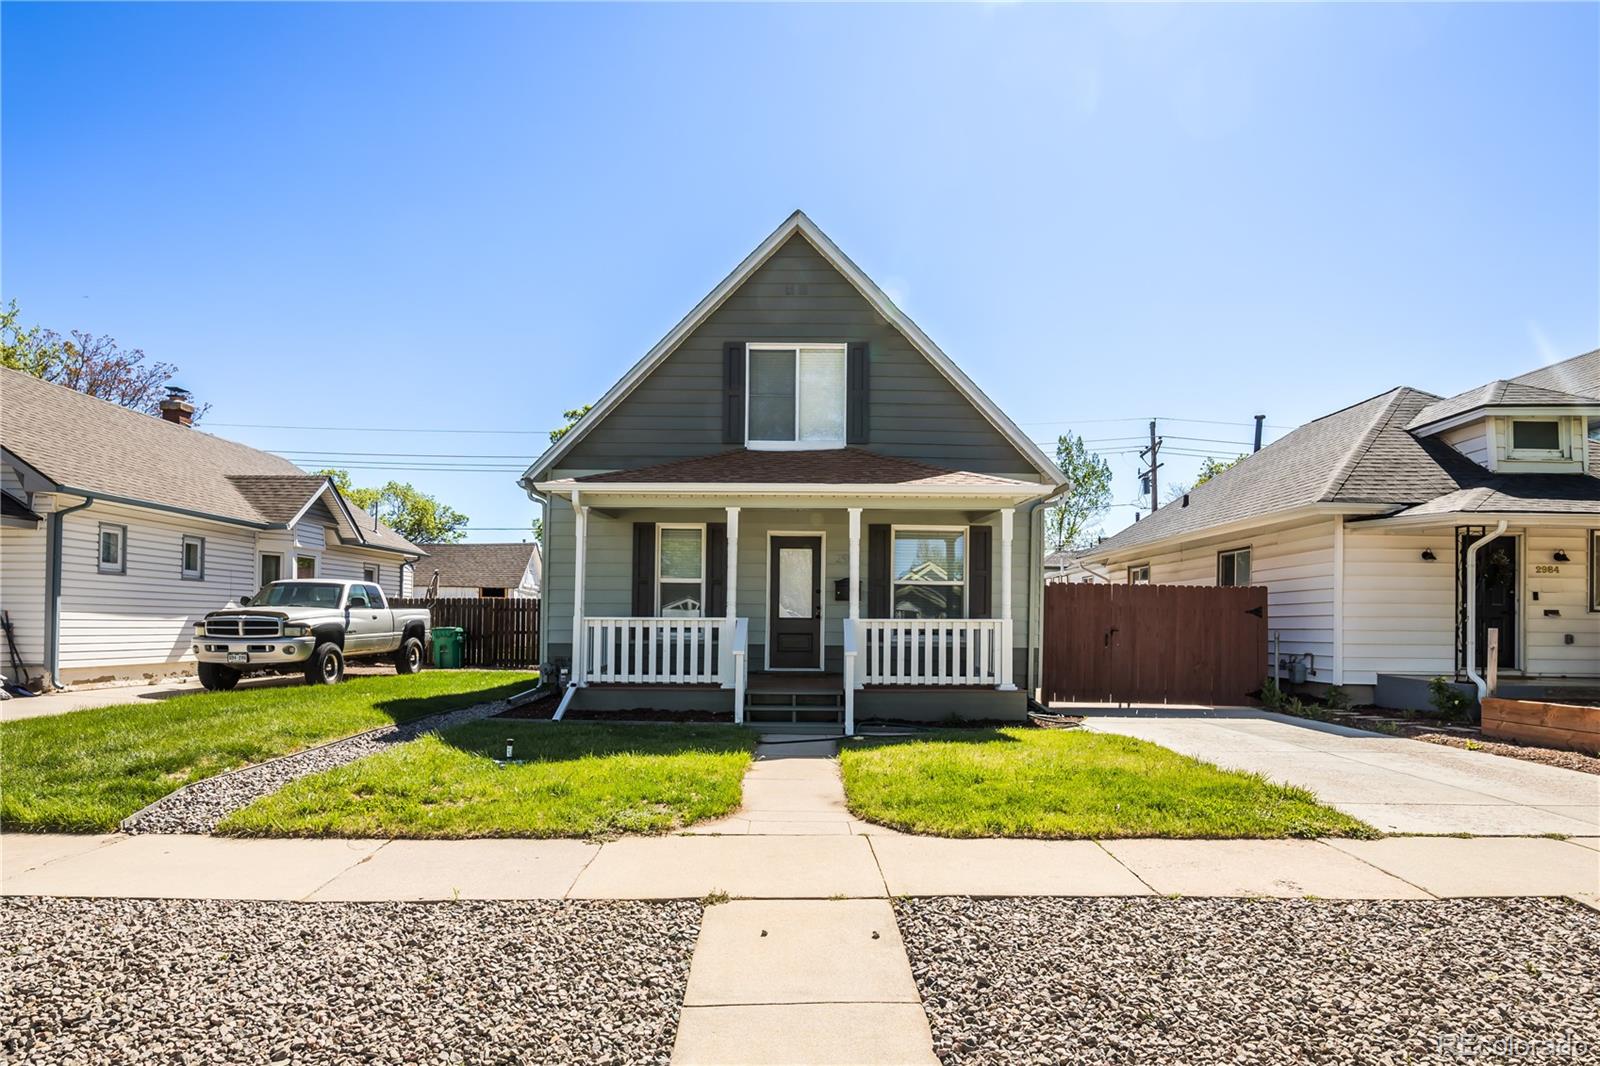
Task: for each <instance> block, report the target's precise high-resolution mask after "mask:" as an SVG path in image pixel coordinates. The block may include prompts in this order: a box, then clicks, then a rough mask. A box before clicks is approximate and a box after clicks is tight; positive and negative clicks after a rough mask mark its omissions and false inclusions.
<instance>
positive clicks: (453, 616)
mask: <svg viewBox="0 0 1600 1066" xmlns="http://www.w3.org/2000/svg"><path fill="white" fill-rule="evenodd" d="M394 606H396V607H426V608H427V609H428V610H429V611H430V612H431V614H432V619H433V622H432V624H433V625H435V626H460V627H461V628H462V629H464V630H466V646H465V647H464V648H463V649H462V655H461V665H462V666H536V665H538V662H539V601H538V600H512V599H504V600H499V599H495V600H480V599H476V598H469V597H463V598H460V599H454V598H452V599H440V600H430V599H425V598H412V599H404V600H395V601H394Z"/></svg>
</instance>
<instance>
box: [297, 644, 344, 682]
mask: <svg viewBox="0 0 1600 1066" xmlns="http://www.w3.org/2000/svg"><path fill="white" fill-rule="evenodd" d="M343 680H344V652H342V651H340V650H339V645H337V644H333V643H328V644H318V645H317V650H316V651H314V652H312V653H311V658H310V659H307V660H306V684H308V685H337V684H338V683H339V682H341V681H343Z"/></svg>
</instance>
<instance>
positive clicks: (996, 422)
mask: <svg viewBox="0 0 1600 1066" xmlns="http://www.w3.org/2000/svg"><path fill="white" fill-rule="evenodd" d="M796 234H799V235H800V236H801V237H803V238H805V240H806V241H807V242H809V243H810V244H811V246H812V247H813V248H815V249H816V250H817V253H818V254H819V255H821V256H822V257H823V259H825V260H826V261H827V262H828V264H829V265H830V266H832V267H833V268H834V269H835V270H837V271H838V272H839V274H840V275H841V276H842V277H844V279H845V280H846V281H848V282H849V283H850V284H851V285H852V286H853V287H854V288H855V289H856V291H858V292H859V293H860V294H861V296H862V297H863V298H864V299H865V300H866V301H867V302H868V303H869V304H871V305H872V307H873V309H874V310H876V311H877V312H878V313H879V314H881V315H882V316H883V317H884V319H885V320H887V321H888V322H889V324H890V325H892V326H893V327H894V328H895V329H897V330H899V331H900V333H901V334H903V335H904V336H905V338H906V339H907V340H908V341H910V342H911V345H912V346H913V347H914V348H916V349H917V350H918V351H919V352H920V353H921V354H922V355H923V356H924V357H925V358H926V359H927V360H928V361H929V362H930V363H932V364H933V366H934V367H935V369H937V370H938V371H939V372H940V373H941V374H943V375H944V376H945V378H946V379H947V380H948V381H949V382H950V383H951V385H952V386H954V387H955V389H956V391H957V392H959V393H961V394H962V395H963V396H964V397H965V398H966V399H967V400H968V402H970V403H971V404H972V405H973V406H974V407H975V408H977V410H978V411H979V412H980V413H981V414H982V415H983V416H984V417H985V418H986V419H987V420H988V421H989V423H990V424H991V425H993V426H994V427H995V429H996V430H998V431H999V432H1000V434H1001V435H1002V436H1004V437H1005V438H1006V439H1007V440H1008V441H1009V442H1010V443H1011V444H1012V446H1013V447H1015V448H1016V449H1017V451H1018V452H1019V453H1021V455H1022V456H1023V457H1024V458H1026V459H1027V460H1028V461H1029V462H1031V463H1032V464H1033V465H1034V467H1035V468H1036V469H1037V470H1038V472H1039V473H1040V474H1041V475H1043V476H1044V477H1046V478H1049V479H1051V480H1050V483H1051V484H1052V485H1060V484H1062V483H1063V481H1064V480H1065V479H1064V478H1063V476H1062V474H1061V471H1060V469H1059V468H1058V467H1057V466H1056V465H1055V463H1053V462H1052V461H1051V460H1050V457H1049V456H1047V455H1046V454H1045V453H1044V451H1043V450H1042V449H1041V448H1040V447H1039V446H1038V445H1037V444H1035V443H1034V442H1033V441H1032V440H1031V439H1029V437H1028V435H1027V434H1026V433H1024V432H1022V430H1021V429H1020V428H1019V427H1018V426H1017V424H1016V423H1015V422H1013V421H1011V419H1010V418H1009V417H1007V415H1006V414H1005V413H1004V412H1003V411H1001V410H1000V408H999V407H997V406H995V404H994V401H993V400H990V399H989V397H988V396H986V395H984V393H983V390H981V389H979V388H978V386H977V385H976V384H974V383H973V381H972V379H971V378H969V377H967V375H966V374H965V373H964V372H963V371H962V370H961V368H960V367H958V366H957V365H956V364H955V362H954V361H953V360H952V359H951V358H950V357H949V356H948V355H946V354H945V353H944V352H943V351H942V350H941V349H940V348H939V346H938V345H937V344H935V343H934V342H933V339H932V338H931V337H929V336H928V335H927V334H926V333H924V332H922V330H921V328H920V327H918V326H917V324H916V323H915V322H913V321H911V319H910V318H908V317H907V316H906V314H905V312H903V311H901V310H900V309H899V308H898V307H896V306H895V305H894V301H892V300H890V299H889V297H888V296H887V295H886V294H885V293H884V291H883V290H882V289H880V288H878V286H877V284H876V283H875V282H873V280H872V279H871V278H869V277H867V275H866V274H865V273H864V272H863V271H862V270H861V268H860V267H858V266H856V265H855V263H853V262H851V261H850V258H849V256H847V255H845V254H844V252H842V251H840V250H839V247H838V245H836V244H834V243H833V241H832V240H830V239H829V238H828V236H827V234H825V233H823V232H822V230H820V229H818V228H817V225H816V223H814V222H812V221H811V219H809V218H807V217H806V214H805V212H803V211H795V212H794V214H792V215H790V216H789V217H788V218H787V219H785V220H784V221H783V223H782V225H780V226H779V227H778V228H777V229H775V230H773V231H772V233H771V234H770V235H768V237H767V239H766V240H764V241H762V242H761V243H760V244H759V245H757V246H756V249H755V251H753V252H751V253H750V254H749V255H748V256H746V257H745V258H744V261H743V262H741V263H740V264H739V265H738V266H737V267H735V268H734V269H733V272H732V273H731V274H729V275H728V276H727V277H726V278H723V279H722V281H721V282H720V283H718V285H717V287H716V288H714V289H712V290H711V291H710V292H709V293H707V294H706V296H705V298H704V299H702V300H701V301H700V302H699V303H698V304H696V305H695V306H694V309H693V310H691V311H690V312H689V313H688V314H687V315H685V316H684V318H683V319H682V320H681V321H680V322H679V323H678V324H677V325H676V326H674V327H672V329H671V330H670V331H669V332H668V333H667V335H666V336H665V337H663V338H661V340H660V341H658V342H657V343H656V345H655V347H653V348H651V349H650V350H649V351H648V352H646V353H645V355H644V358H642V359H640V360H639V361H638V362H637V363H635V364H634V365H633V367H632V368H631V369H630V370H629V371H628V372H627V373H626V374H624V375H623V376H622V378H621V380H619V381H618V382H617V383H616V384H615V385H613V386H611V388H610V389H609V390H607V392H606V394H605V395H604V396H602V397H601V398H600V400H599V401H598V402H597V403H596V404H595V405H594V406H593V407H592V408H590V410H589V413H588V414H586V415H584V416H583V418H581V419H579V420H578V422H577V424H575V425H574V426H573V427H572V428H571V429H570V430H569V431H568V432H567V433H565V434H564V435H563V436H562V438H561V439H560V440H558V441H556V442H555V443H554V444H553V445H551V446H550V448H549V449H548V450H547V451H546V452H545V453H544V454H543V455H541V456H540V457H539V458H538V459H536V460H534V462H533V463H532V465H530V466H529V467H528V469H527V470H526V471H525V472H524V473H523V475H522V478H521V483H522V484H523V485H524V486H525V487H528V486H531V485H532V484H533V483H534V482H535V481H536V480H537V479H538V477H539V475H542V474H548V473H549V471H550V470H551V469H553V468H554V466H555V464H556V463H557V462H558V461H559V460H560V459H561V457H562V456H564V455H566V454H567V453H568V452H569V451H570V450H571V449H572V448H573V447H574V446H576V445H577V443H578V442H579V441H580V440H582V439H583V438H584V436H585V435H587V433H588V432H589V431H590V430H591V429H593V428H594V427H595V426H596V425H598V424H599V423H600V421H601V420H602V419H604V418H605V417H606V415H607V414H608V413H610V412H611V411H612V410H613V409H614V408H615V407H616V406H617V405H618V404H619V403H621V402H622V400H623V399H624V398H625V397H626V396H627V395H628V394H629V393H630V392H632V391H633V389H634V388H635V387H636V386H637V385H638V384H639V383H640V382H641V381H643V380H644V379H645V378H646V377H648V376H649V374H650V372H651V371H653V370H654V369H655V368H656V367H657V366H659V365H660V364H661V363H662V362H663V361H665V360H666V358H667V357H668V356H669V355H671V354H672V352H673V350H674V349H676V348H677V347H678V345H679V344H681V343H682V342H683V340H684V339H685V338H687V337H688V336H689V335H690V334H691V333H693V332H694V330H695V329H697V328H698V327H699V326H700V324H701V323H703V322H704V321H705V320H706V318H707V317H709V316H710V315H711V314H712V313H713V312H714V311H716V310H717V308H718V307H720V306H721V305H722V303H723V301H725V300H726V299H727V298H728V297H729V296H731V295H733V293H734V292H736V291H737V290H738V288H739V286H740V285H742V284H744V282H745V281H747V280H748V279H749V278H750V276H751V275H752V274H754V273H755V272H756V270H757V269H759V268H760V266H761V265H762V264H763V263H765V262H766V261H767V260H768V259H769V258H770V257H771V256H772V254H773V253H774V252H776V251H777V250H778V249H779V248H781V247H782V246H783V244H784V242H785V241H787V240H788V239H789V238H791V237H793V236H794V235H796Z"/></svg>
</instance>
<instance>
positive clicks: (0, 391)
mask: <svg viewBox="0 0 1600 1066" xmlns="http://www.w3.org/2000/svg"><path fill="white" fill-rule="evenodd" d="M0 408H3V412H4V417H3V419H0V478H3V482H4V483H3V486H0V487H3V489H4V499H3V502H4V516H3V519H0V609H3V610H4V611H6V612H7V613H8V614H9V616H10V618H11V622H12V625H13V627H14V632H15V635H16V641H17V651H18V652H19V654H20V655H21V658H22V661H23V664H24V666H25V668H26V671H27V673H28V675H29V677H30V678H33V679H36V680H40V679H42V680H43V681H44V682H45V683H54V684H58V685H60V684H71V683H74V682H77V683H85V682H98V681H112V680H120V679H126V678H157V677H163V676H170V675H175V674H184V673H190V672H193V670H194V656H193V655H192V653H191V652H190V640H191V637H192V632H193V625H194V623H195V622H196V621H198V620H199V618H200V617H201V616H202V615H203V614H205V612H207V611H210V610H214V609H216V608H218V607H221V606H224V605H226V604H228V603H235V602H237V601H238V599H239V597H241V596H248V595H251V594H253V593H254V592H255V591H256V590H257V589H259V588H260V587H261V586H262V585H263V584H264V583H266V582H268V581H272V580H275V579H277V578H279V577H285V578H287V577H295V576H301V577H330V578H334V577H336V578H345V579H356V580H363V579H365V580H372V581H376V582H377V583H378V584H379V585H380V586H381V587H382V588H383V590H384V591H385V593H387V594H388V595H390V596H398V595H401V594H402V593H403V591H404V589H403V583H404V582H405V580H406V576H405V574H404V573H403V571H404V570H407V569H408V568H409V566H408V564H410V563H412V562H414V561H415V560H416V559H418V558H419V557H421V556H422V555H423V554H424V552H423V551H422V549H420V548H418V547H417V546H416V545H414V544H412V543H410V542H409V541H407V540H405V539H404V538H403V537H401V536H400V535H399V534H398V533H396V532H395V531H394V530H392V529H390V528H389V527H388V526H386V525H384V524H383V523H381V522H377V521H376V520H375V519H373V518H372V516H370V515H368V514H367V513H366V512H365V511H363V510H362V509H361V508H359V507H357V506H355V505H354V504H352V503H351V502H350V501H348V500H346V499H345V498H344V497H343V496H342V495H341V494H340V493H339V490H338V489H337V488H336V487H335V486H334V485H333V484H332V482H330V481H329V480H328V479H326V478H323V477H319V476H316V475H313V474H307V473H306V472H305V471H303V470H301V469H300V468H299V467H297V466H295V465H294V464H293V463H291V462H289V461H288V460H286V459H282V458H279V457H278V456H275V455H271V454H269V453H267V452H263V451H257V450H256V449H254V448H250V447H246V446H245V445H243V444H237V443H235V442H233V441H229V440H224V439H222V438H221V437H214V436H212V435H211V434H209V433H203V432H201V431H200V430H198V429H194V428H191V426H190V420H191V418H192V416H193V412H194V407H193V405H191V404H189V403H187V402H185V401H183V400H180V399H170V400H167V401H165V402H164V403H163V404H162V416H161V417H160V418H156V417H152V416H150V415H144V414H139V413H137V412H135V411H129V410H127V409H125V408H122V407H118V406H116V405H115V404H111V403H107V402H105V401H103V400H98V399H95V398H93V397H90V396H85V395H83V394H82V393H79V392H76V391H74V390H72V389H68V388H64V387H62V386H59V385H52V384H49V383H47V382H43V381H40V380H38V379H37V378H34V377H30V376H29V375H27V374H22V373H19V372H17V371H14V370H4V369H0ZM0 671H3V672H4V673H6V674H7V676H10V675H11V674H12V673H13V671H12V668H11V666H10V660H9V655H8V654H6V653H5V651H4V649H0Z"/></svg>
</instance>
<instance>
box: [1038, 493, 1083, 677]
mask: <svg viewBox="0 0 1600 1066" xmlns="http://www.w3.org/2000/svg"><path fill="white" fill-rule="evenodd" d="M1071 487H1072V483H1071V482H1063V483H1061V484H1060V485H1058V486H1056V489H1055V491H1054V492H1052V493H1050V494H1049V495H1047V496H1042V497H1040V498H1039V499H1037V500H1034V501H1033V502H1032V503H1030V504H1029V505H1028V571H1029V573H1030V575H1031V576H1030V577H1029V578H1028V643H1027V648H1028V688H1027V693H1028V698H1029V699H1030V700H1031V699H1033V698H1034V693H1035V692H1037V691H1038V690H1039V685H1040V684H1042V683H1043V680H1044V678H1043V676H1042V674H1041V667H1042V665H1043V664H1042V663H1041V662H1037V661H1035V659H1036V656H1035V652H1038V653H1039V656H1042V655H1043V648H1044V619H1042V618H1040V617H1039V611H1040V607H1041V605H1042V604H1043V602H1044V517H1043V516H1042V515H1040V514H1039V508H1041V507H1043V506H1044V505H1045V504H1047V503H1049V502H1050V501H1051V500H1053V499H1055V498H1056V497H1057V496H1059V495H1061V494H1062V493H1063V492H1066V491H1067V490H1068V489H1070V488H1071ZM1035 551H1037V552H1038V555H1037V556H1035V554H1034V553H1035ZM1036 557H1037V558H1038V560H1039V565H1038V566H1037V567H1036V566H1034V565H1033V560H1034V558H1036ZM1036 637H1037V639H1035V638H1036Z"/></svg>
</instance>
